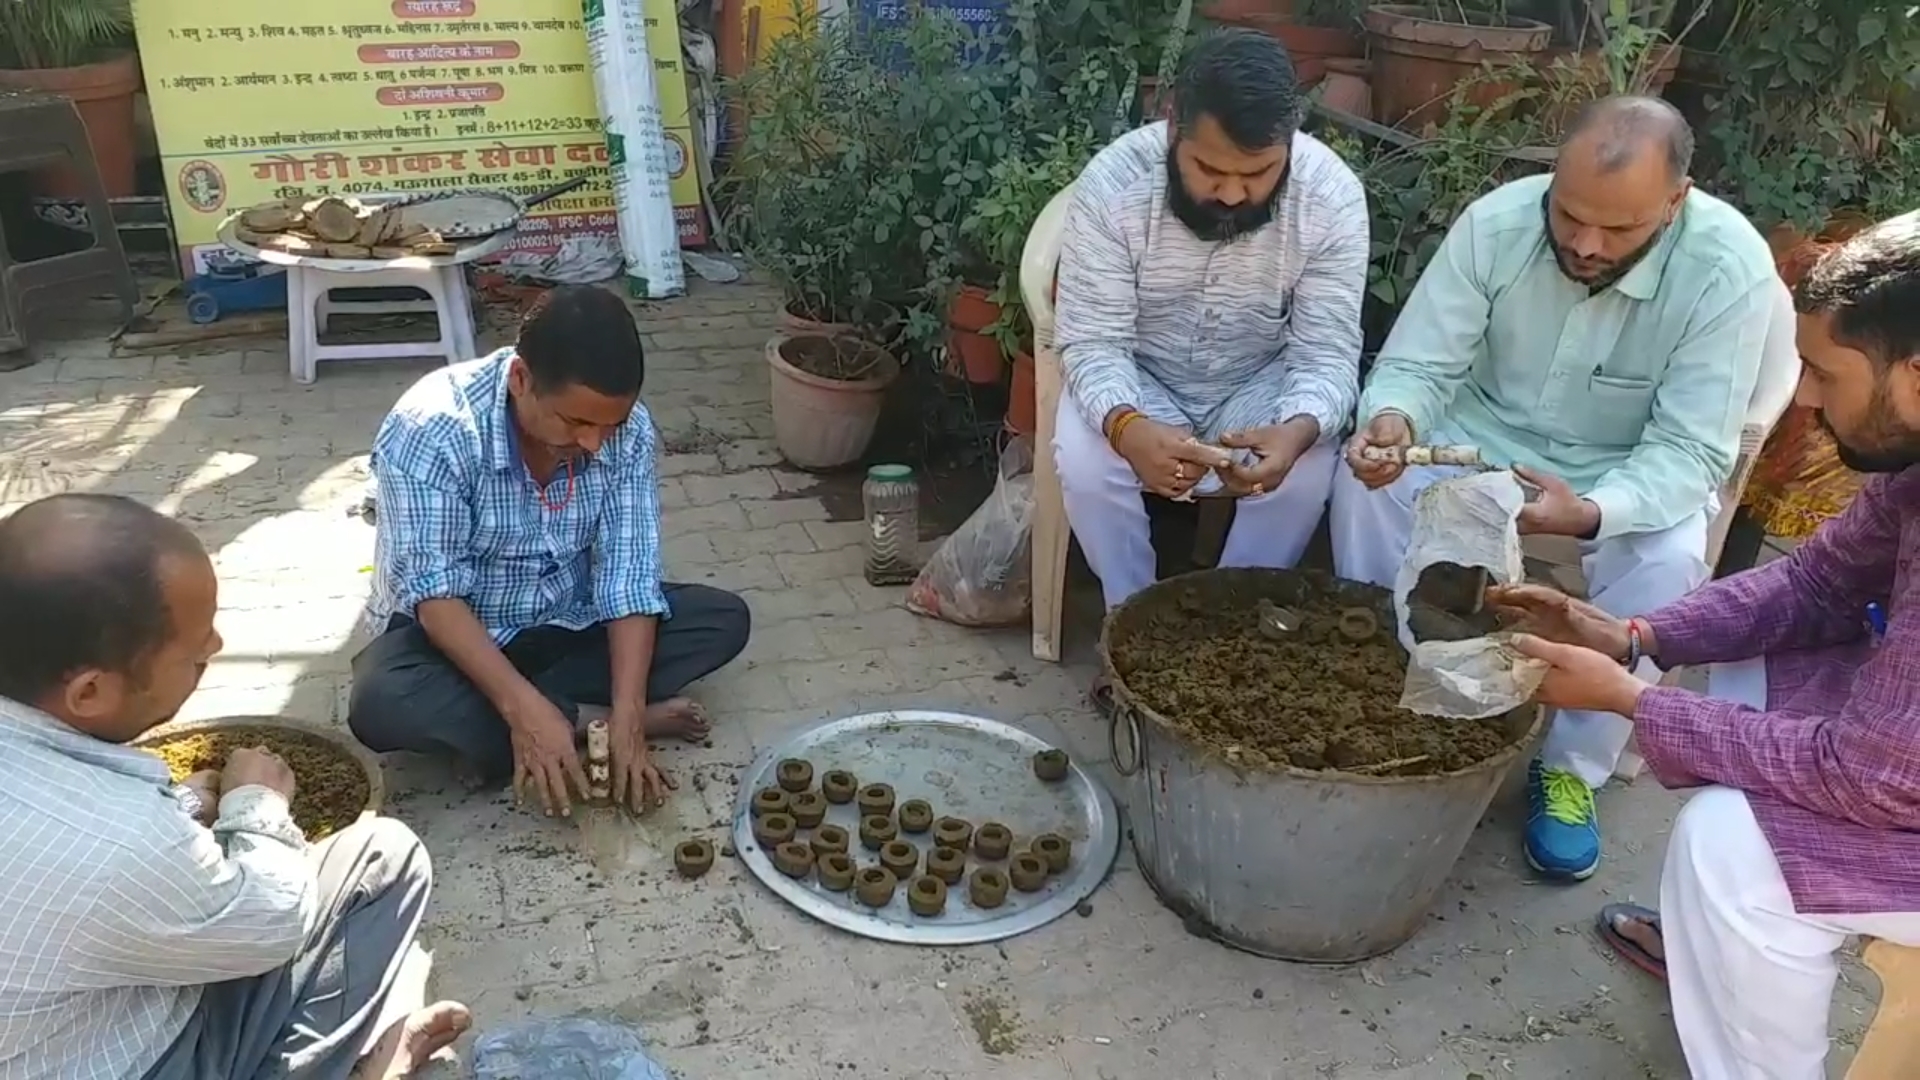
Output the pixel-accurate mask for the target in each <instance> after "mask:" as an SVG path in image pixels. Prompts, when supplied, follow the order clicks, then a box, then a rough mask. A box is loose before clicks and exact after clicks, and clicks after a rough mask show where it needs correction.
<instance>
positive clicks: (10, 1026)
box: [0, 495, 472, 1080]
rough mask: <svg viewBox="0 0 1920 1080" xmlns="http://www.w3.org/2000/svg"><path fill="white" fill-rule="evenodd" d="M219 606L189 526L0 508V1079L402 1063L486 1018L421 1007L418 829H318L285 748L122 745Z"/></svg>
mask: <svg viewBox="0 0 1920 1080" xmlns="http://www.w3.org/2000/svg"><path fill="white" fill-rule="evenodd" d="M215 602H216V583H215V581H214V576H213V563H212V561H211V560H210V559H208V558H207V552H206V549H204V548H202V547H201V546H200V541H199V540H198V539H197V538H195V537H194V535H193V534H192V533H191V532H189V531H187V529H186V527H185V526H183V525H181V524H180V523H179V522H176V521H173V520H171V519H169V518H166V517H163V516H161V515H160V514H158V513H156V512H154V511H153V510H150V509H148V508H147V507H145V506H142V505H140V504H139V503H136V502H134V501H132V500H130V499H124V498H120V497H117V496H108V495H56V496H53V497H52V498H48V499H42V500H40V501H39V502H35V503H30V504H28V505H27V506H25V507H23V508H21V509H20V510H18V511H16V512H15V513H14V514H13V515H12V516H11V517H8V518H7V519H6V520H4V521H0V612H4V613H5V616H4V618H0V760H4V761H5V762H6V763H7V766H6V784H5V785H3V786H0V837H5V838H6V842H5V844H4V845H0V912H4V913H5V917H4V918H0V1080H214V1078H221V1080H225V1078H234V1080H240V1078H248V1077H268V1076H272V1077H285V1078H287V1080H348V1077H349V1076H350V1075H351V1076H354V1077H359V1078H363V1080H376V1078H377V1080H393V1078H396V1077H401V1076H406V1075H409V1074H410V1073H411V1072H412V1071H413V1070H415V1069H417V1068H419V1067H420V1066H422V1065H424V1064H425V1063H426V1061H427V1059H428V1058H429V1057H431V1056H432V1055H433V1054H434V1053H436V1052H438V1051H439V1050H441V1049H442V1048H444V1047H446V1046H447V1045H449V1044H450V1043H452V1042H453V1040H454V1039H456V1038H458V1037H459V1035H460V1033H461V1032H462V1031H464V1030H466V1029H467V1027H469V1026H470V1025H471V1023H472V1017H471V1016H470V1015H469V1014H468V1012H467V1010H466V1009H465V1008H464V1007H462V1006H460V1005H458V1004H455V1003H452V1002H441V1003H439V1004H437V1005H432V1006H426V1007H422V1000H423V998H424V995H425V992H426V985H425V974H426V965H425V963H424V962H419V961H423V960H424V956H423V955H422V954H419V953H418V952H417V951H416V950H415V949H414V946H413V941H414V934H415V933H416V932H417V931H418V930H419V928H420V917H421V916H422V915H423V914H424V913H425V912H426V907H427V893H428V890H429V888H430V886H431V882H432V870H431V868H430V867H429V865H428V862H427V852H426V849H425V848H424V847H422V846H421V843H420V841H419V839H418V838H416V837H415V836H414V835H413V833H411V832H409V831H408V830H407V827H406V826H405V825H402V824H400V823H399V822H397V821H394V820H391V819H388V818H369V819H366V820H364V821H360V822H357V823H355V824H354V825H351V826H348V827H347V828H345V829H343V830H341V831H340V832H338V833H335V834H334V835H332V836H330V837H327V838H326V839H324V840H321V841H320V842H319V843H316V844H312V845H309V844H308V843H307V841H306V838H305V837H304V836H303V835H301V832H300V829H299V827H298V826H297V825H295V824H294V822H293V818H292V815H291V811H290V810H289V801H290V800H291V799H292V797H293V794H294V788H295V778H294V775H293V772H292V770H291V769H289V768H288V767H287V763H286V762H285V761H282V760H281V759H280V758H279V757H278V756H277V755H275V754H273V753H271V752H269V751H267V750H265V749H240V750H235V751H234V752H233V753H232V754H231V755H230V756H229V757H228V759H227V760H226V762H225V764H224V768H222V769H221V770H220V771H218V772H213V771H209V772H204V773H196V774H194V775H193V776H189V777H186V778H185V782H184V783H183V784H182V785H181V786H179V787H175V786H174V785H173V784H172V783H171V777H170V776H169V775H168V771H167V766H166V764H165V763H164V762H162V761H161V760H160V759H159V758H158V757H156V756H154V755H153V754H150V753H147V752H146V751H144V750H136V749H133V748H131V747H129V746H127V745H126V744H127V743H129V742H131V741H132V740H134V739H136V738H138V737H139V736H140V735H142V734H143V733H145V732H146V731H148V730H150V729H152V728H153V727H155V726H156V725H158V724H161V723H164V722H165V721H167V720H169V719H171V718H172V717H173V715H174V714H175V713H176V712H177V711H178V710H179V709H180V706H181V705H182V704H183V703H184V702H185V701H186V699H187V697H188V695H190V694H192V693H193V690H194V687H195V686H197V685H198V684H199V682H200V676H201V674H202V673H203V672H204V671H206V668H207V663H208V661H209V660H211V659H212V657H213V655H214V654H215V653H217V652H219V651H220V647H221V641H220V634H219V632H218V631H217V630H215V629H214V626H213V617H214V608H215ZM416 958H417V959H416Z"/></svg>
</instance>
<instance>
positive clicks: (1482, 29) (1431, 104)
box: [1364, 0, 1553, 132]
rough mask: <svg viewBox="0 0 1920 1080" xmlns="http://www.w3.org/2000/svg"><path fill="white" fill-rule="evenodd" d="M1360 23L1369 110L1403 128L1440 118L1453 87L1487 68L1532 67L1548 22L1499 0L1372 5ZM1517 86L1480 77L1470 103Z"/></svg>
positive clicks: (1547, 35) (1548, 35)
mask: <svg viewBox="0 0 1920 1080" xmlns="http://www.w3.org/2000/svg"><path fill="white" fill-rule="evenodd" d="M1364 23H1365V25H1366V28H1367V35H1368V39H1369V41H1370V43H1371V45H1372V57H1373V64H1372V68H1371V72H1370V78H1371V80H1372V85H1373V110H1374V115H1375V116H1376V117H1377V118H1378V119H1379V120H1380V121H1381V122H1382V123H1387V124H1394V125H1397V126H1399V127H1401V128H1403V129H1405V130H1408V131H1416V132H1417V131H1422V130H1424V129H1425V128H1426V127H1427V126H1428V125H1438V124H1441V123H1443V122H1444V121H1445V119H1446V114H1447V108H1448V105H1449V101H1450V99H1451V98H1452V96H1453V95H1452V91H1453V90H1454V88H1455V87H1457V86H1460V85H1461V84H1463V83H1466V82H1467V81H1468V80H1470V79H1472V78H1473V76H1475V75H1476V74H1478V73H1480V72H1482V71H1484V70H1485V68H1486V66H1487V65H1492V66H1493V67H1496V68H1513V67H1530V66H1532V65H1533V62H1534V60H1535V59H1536V58H1537V57H1538V56H1539V54H1540V53H1542V52H1544V51H1546V48H1547V45H1548V43H1549V42H1550V41H1551V40H1552V37H1553V27H1552V26H1549V25H1548V24H1546V23H1544V22H1539V21H1537V20H1534V19H1527V18H1521V17H1519V16H1515V15H1510V14H1508V12H1507V7H1506V4H1505V3H1503V2H1501V0H1442V2H1439V3H1433V4H1375V5H1373V6H1372V7H1369V8H1368V9H1367V12H1366V16H1365V19H1364ZM1515 89H1516V87H1515V86H1514V85H1512V84H1510V83H1509V82H1507V81H1505V80H1480V81H1478V82H1477V83H1476V84H1475V85H1474V90H1473V93H1472V94H1471V95H1470V97H1469V98H1468V102H1469V103H1470V104H1473V105H1477V106H1482V107H1486V106H1492V105H1493V104H1495V103H1496V102H1498V101H1499V100H1500V99H1501V98H1503V97H1505V96H1507V95H1508V94H1510V93H1512V92H1513V91H1514V90H1515Z"/></svg>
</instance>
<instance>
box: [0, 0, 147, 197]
mask: <svg viewBox="0 0 1920 1080" xmlns="http://www.w3.org/2000/svg"><path fill="white" fill-rule="evenodd" d="M132 32H133V5H132V2H131V0H4V2H0V88H4V89H12V90H39V91H44V92H47V93H53V94H60V95H62V96H64V97H67V98H69V99H71V100H72V101H73V103H74V105H75V106H76V107H77V108H78V109H79V110H80V119H81V120H82V121H83V122H85V124H86V126H87V143H88V145H89V146H90V147H92V149H93V158H94V162H95V164H96V165H97V166H98V167H99V170H100V183H101V185H102V186H103V187H105V188H106V191H107V196H108V197H109V198H119V197H124V196H127V195H132V194H133V193H134V146H135V140H134V101H133V99H134V94H135V93H136V92H137V91H138V90H139V89H140V61H139V55H138V54H137V53H136V52H134V50H133V49H132V48H131V47H130V46H131V37H130V35H131V34H132ZM44 187H45V190H46V193H47V194H49V195H55V196H77V195H79V194H80V191H81V188H80V184H79V182H78V179H77V178H76V177H73V176H71V175H67V174H66V173H65V170H62V171H61V172H59V173H55V174H53V176H52V177H51V178H50V179H49V180H48V181H47V182H46V183H45V184H44Z"/></svg>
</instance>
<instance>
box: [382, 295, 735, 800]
mask: <svg viewBox="0 0 1920 1080" xmlns="http://www.w3.org/2000/svg"><path fill="white" fill-rule="evenodd" d="M644 373H645V363H644V356H643V355H642V351H641V346H640V333H639V331H638V330H637V329H636V328H635V327H634V323H633V316H632V315H631V314H630V313H629V312H628V311H627V306H626V303H625V302H624V301H622V300H621V299H620V298H619V297H618V296H615V295H614V294H613V293H610V292H607V291H605V290H603V289H599V288H595V287H593V286H586V285H576V286H562V287H560V288H556V289H554V290H553V291H551V292H549V293H547V294H546V295H544V296H542V297H541V298H540V299H539V300H538V301H536V302H535V304H534V306H533V308H532V310H531V311H529V312H528V313H527V316H526V319H525V321H524V322H523V323H522V325H521V328H520V336H519V340H518V342H517V343H516V344H515V345H514V346H513V347H512V348H507V349H501V350H500V351H499V352H496V353H494V354H493V355H491V356H487V357H483V358H481V359H479V360H473V361H469V362H467V363H464V364H456V365H453V366H451V367H447V368H443V369H441V370H439V371H436V372H434V373H432V374H431V375H428V376H427V377H425V378H423V379H421V380H420V381H419V382H418V383H416V384H414V386H413V388H412V389H410V390H408V391H407V392H406V393H405V394H404V395H402V396H401V398H400V401H399V403H398V404H396V405H394V407H393V411H392V412H391V413H389V414H388V415H387V418H386V421H385V422H384V423H382V424H381V425H380V431H379V433H378V434H377V435H375V436H374V442H373V475H374V480H375V481H376V483H377V484H378V490H379V507H378V525H377V528H378V544H377V550H376V554H375V556H374V572H375V573H374V593H373V598H372V600H371V602H370V604H369V607H368V610H369V614H370V615H371V616H372V618H373V621H374V624H375V626H376V628H377V629H378V631H379V633H378V636H377V637H376V638H374V640H373V642H372V643H371V644H369V645H368V646H367V647H366V648H365V649H363V650H362V651H361V652H360V654H359V655H357V656H355V657H354V658H353V690H352V697H351V700H350V703H349V705H348V713H347V724H348V726H349V727H351V728H352V729H353V733H354V734H355V735H356V736H357V737H358V738H359V739H360V741H361V742H363V743H365V744H366V745H367V746H368V747H370V748H372V749H374V750H378V751H383V752H384V751H392V750H413V751H419V752H422V753H428V754H438V755H443V756H451V757H453V758H456V759H458V760H460V761H461V762H463V763H464V764H466V765H467V766H469V767H471V768H473V769H475V770H477V771H478V773H479V775H480V778H481V779H482V780H483V781H492V782H503V781H506V780H507V779H509V778H511V779H512V781H513V786H514V790H515V791H516V792H517V793H522V794H524V793H526V792H527V791H528V790H531V791H532V792H533V793H534V794H535V795H537V796H538V798H539V800H540V802H541V803H542V805H543V806H544V807H545V809H546V811H547V813H549V814H566V813H569V812H570V806H571V802H572V798H573V797H574V795H575V794H578V795H579V796H580V797H585V794H586V776H585V771H584V769H583V767H582V764H581V759H580V755H579V753H578V751H577V749H576V746H575V739H576V732H577V731H578V729H579V727H580V725H581V723H582V721H583V717H582V715H581V709H582V707H583V706H587V707H597V708H602V709H606V710H607V717H608V723H609V725H610V728H611V734H612V736H613V739H612V765H613V778H612V779H613V795H614V798H615V799H616V800H617V801H619V802H622V803H626V804H628V805H630V806H632V807H633V808H634V809H635V810H638V809H640V808H642V807H643V806H646V805H648V804H653V805H658V804H660V803H662V802H664V801H665V800H666V792H667V788H668V787H670V786H671V782H670V781H669V780H668V778H667V777H666V776H665V775H663V774H662V773H661V772H660V770H659V769H658V768H657V767H656V766H655V765H654V764H653V763H652V762H651V760H650V759H649V756H648V753H647V737H648V736H649V735H654V736H662V735H665V736H677V737H680V738H685V739H689V740H699V739H704V738H705V737H706V734H707V720H706V716H705V715H704V713H703V712H702V711H701V710H700V708H699V707H698V706H696V705H695V704H694V703H693V702H691V701H690V700H688V699H687V698H685V697H683V696H681V692H682V690H683V689H684V688H685V687H686V685H687V684H688V683H691V682H693V681H694V680H695V679H698V678H700V677H701V676H704V675H706V674H708V673H710V672H712V671H714V670H716V669H718V668H719V667H721V666H722V665H724V664H725V663H727V662H728V661H729V660H732V659H733V658H734V657H735V656H736V655H738V654H739V652H740V650H741V649H742V648H744V647H745V646H746V643H747V633H748V628H749V619H748V614H747V605H746V603H745V601H743V600H741V599H740V598H739V597H738V596H735V595H733V594H731V593H727V592H723V591H721V590H719V589H714V588H710V587H708V586H704V585H670V584H665V583H663V577H662V575H663V570H662V566H661V558H660V497H659V492H658V478H657V473H656V471H655V457H656V455H657V453H658V447H659V440H658V438H657V437H656V434H655V432H654V428H653V418H652V417H651V416H649V415H648V413H647V409H646V406H645V405H642V404H641V403H640V385H641V381H642V377H643V375H644Z"/></svg>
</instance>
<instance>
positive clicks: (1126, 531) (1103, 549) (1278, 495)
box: [1053, 392, 1339, 608]
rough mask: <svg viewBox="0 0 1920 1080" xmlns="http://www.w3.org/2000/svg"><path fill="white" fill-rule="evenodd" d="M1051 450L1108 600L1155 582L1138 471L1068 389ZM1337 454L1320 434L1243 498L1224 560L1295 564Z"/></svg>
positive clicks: (1213, 484)
mask: <svg viewBox="0 0 1920 1080" xmlns="http://www.w3.org/2000/svg"><path fill="white" fill-rule="evenodd" d="M1053 456H1054V463H1055V467H1056V468H1057V469H1058V470H1059V473H1060V491H1061V495H1062V497H1063V499H1064V501H1065V503H1066V510H1067V524H1068V525H1070V526H1071V527H1072V528H1073V535H1074V536H1075V537H1077V538H1078V539H1079V541H1080V550H1081V551H1082V552H1084V553H1085V554H1086V556H1087V565H1088V566H1090V567H1092V568H1093V573H1094V576H1095V577H1098V578H1099V579H1100V591H1101V594H1102V595H1103V596H1104V597H1105V598H1106V602H1107V607H1109V608H1113V607H1118V606H1119V605H1120V604H1121V603H1123V602H1124V601H1125V600H1126V599H1127V598H1128V597H1130V596H1132V595H1133V594H1134V593H1137V592H1139V591H1140V590H1141V589H1144V588H1146V587H1147V586H1149V585H1151V584H1153V582H1154V577H1155V575H1154V557H1153V542H1152V538H1151V537H1150V536H1149V535H1148V530H1147V507H1146V504H1145V503H1143V502H1141V501H1140V491H1141V488H1140V478H1139V477H1137V476H1135V475H1134V474H1133V467H1132V466H1131V465H1128V464H1127V462H1126V459H1125V458H1122V457H1121V456H1120V455H1119V454H1117V453H1115V452H1114V449H1113V447H1112V446H1110V445H1109V444H1108V443H1107V438H1106V436H1105V435H1102V434H1101V433H1100V432H1099V431H1098V430H1097V429H1095V428H1094V427H1093V426H1092V425H1091V424H1088V423H1087V421H1086V418H1085V417H1083V416H1081V415H1080V409H1079V407H1078V406H1077V405H1075V404H1074V400H1073V395H1072V393H1071V392H1068V393H1062V394H1061V395H1060V412H1059V415H1058V417H1057V418H1056V419H1055V421H1054V429H1053ZM1338 461H1339V454H1338V453H1337V451H1336V448H1335V447H1334V446H1332V445H1331V444H1328V443H1324V442H1323V443H1321V444H1319V445H1317V446H1315V447H1314V448H1313V449H1311V450H1309V451H1307V452H1306V453H1305V454H1302V455H1301V456H1300V460H1299V461H1296V462H1294V465H1293V469H1292V470H1291V471H1289V472H1288V473H1287V476H1286V479H1284V480H1282V481H1281V482H1280V486H1279V487H1277V488H1275V489H1274V490H1272V491H1270V492H1267V493H1266V494H1265V495H1252V496H1248V497H1245V498H1242V499H1240V500H1238V501H1237V502H1236V503H1235V505H1234V518H1233V528H1231V529H1230V530H1228V532H1227V542H1226V545H1225V546H1224V547H1223V548H1222V549H1221V551H1220V565H1221V566H1270V567H1280V568H1285V567H1290V566H1293V565H1295V564H1297V563H1298V562H1299V561H1300V556H1302V555H1304V554H1306V550H1307V544H1308V542H1310V541H1311V540H1312V539H1313V531H1314V530H1315V529H1317V528H1319V527H1320V516H1321V515H1322V514H1323V513H1325V512H1326V508H1327V492H1328V489H1329V488H1330V487H1331V486H1332V484H1333V472H1334V466H1335V465H1336V464H1337V463H1338ZM1218 488H1219V480H1218V479H1217V478H1215V477H1211V476H1210V477H1208V478H1207V480H1206V481H1203V483H1202V486H1201V487H1200V488H1199V490H1200V492H1201V493H1205V492H1206V491H1208V490H1218Z"/></svg>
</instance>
